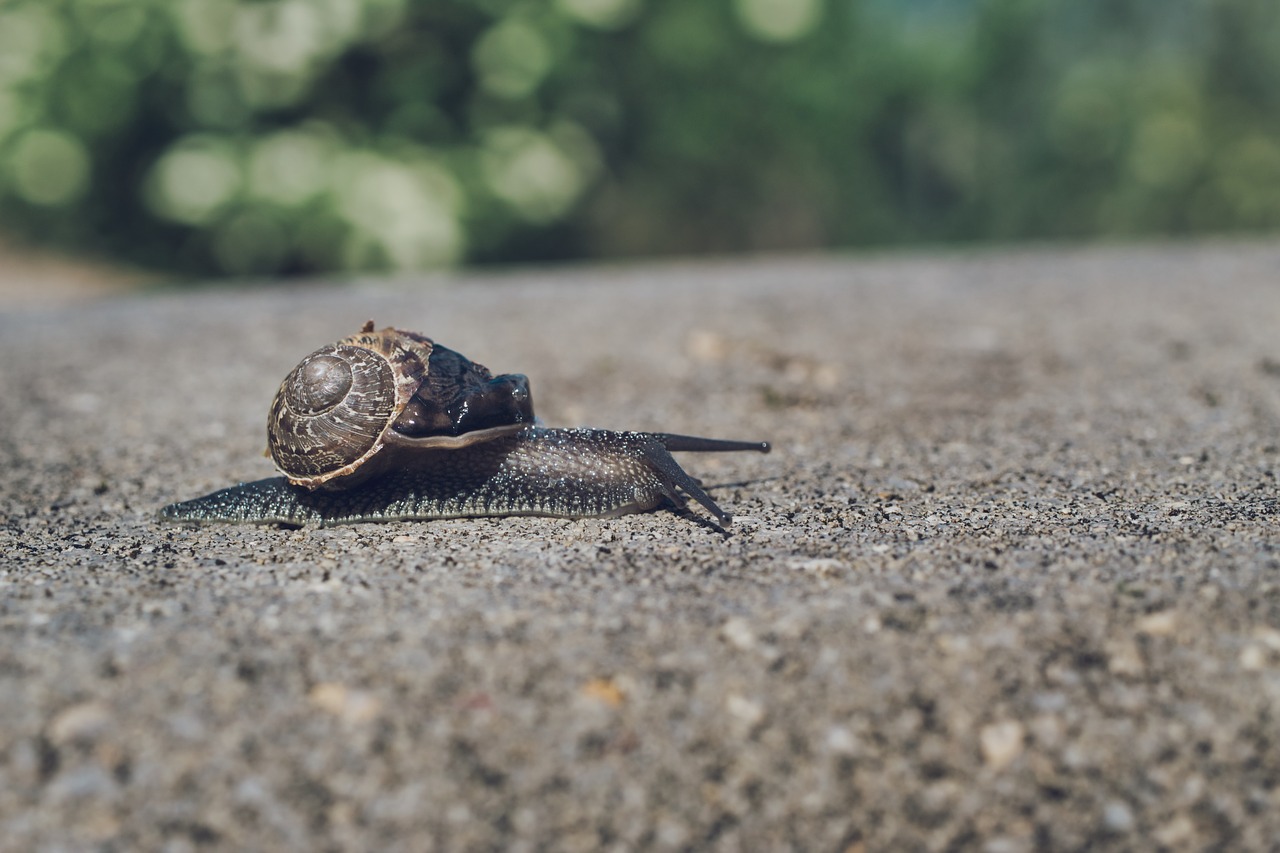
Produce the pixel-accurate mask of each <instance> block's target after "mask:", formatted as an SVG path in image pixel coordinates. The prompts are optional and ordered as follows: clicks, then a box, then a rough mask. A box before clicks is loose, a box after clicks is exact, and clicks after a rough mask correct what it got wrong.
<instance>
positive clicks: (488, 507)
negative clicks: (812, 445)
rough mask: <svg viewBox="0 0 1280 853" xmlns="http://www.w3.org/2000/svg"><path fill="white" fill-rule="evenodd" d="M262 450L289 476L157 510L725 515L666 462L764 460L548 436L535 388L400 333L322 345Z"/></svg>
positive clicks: (713, 444)
mask: <svg viewBox="0 0 1280 853" xmlns="http://www.w3.org/2000/svg"><path fill="white" fill-rule="evenodd" d="M267 434H268V442H269V451H270V453H271V456H272V458H273V459H274V460H275V462H276V465H277V466H278V467H279V468H280V470H281V472H282V473H283V474H284V475H285V476H284V477H283V478H281V477H274V478H268V479H265V480H259V481H257V482H254V483H245V484H241V485H239V486H233V487H231V488H227V489H222V490H220V491H217V492H213V493H212V494H208V495H205V496H203V497H200V498H196V499H194V500H190V501H184V502H182V503H177V504H172V505H170V506H167V507H165V508H164V509H162V510H161V511H160V517H161V519H163V520H167V521H180V522H193V523H207V522H237V523H259V524H263V523H277V524H286V525H303V524H318V525H328V524H349V523H354V522H360V521H392V520H410V519H432V518H457V517H463V516H482V515H498V516H501V515H549V516H558V517H567V518H580V517H586V516H604V515H618V514H621V513H626V512H639V511H643V510H648V509H652V508H654V507H656V506H658V505H660V504H661V503H663V502H664V501H665V502H668V503H672V504H675V505H677V506H683V505H684V503H685V498H684V496H686V495H687V496H689V497H691V498H693V499H694V500H696V501H697V502H698V503H700V504H702V505H703V506H704V507H705V508H706V509H707V510H708V511H710V512H711V513H712V514H713V515H714V516H715V517H716V518H717V519H718V520H719V522H720V523H721V524H728V523H729V522H730V520H731V519H730V516H729V514H728V513H727V512H725V511H724V510H722V509H721V508H720V507H719V506H717V505H716V503H715V501H713V500H712V499H711V497H710V496H709V495H707V493H706V492H705V491H704V490H703V488H702V486H701V484H700V483H699V482H698V481H697V480H695V479H694V478H693V477H690V476H689V475H688V474H687V473H686V472H685V471H684V469H683V468H681V467H680V465H679V464H678V463H677V462H676V461H675V459H674V458H673V457H672V456H671V453H672V451H702V452H711V451H720V452H723V451H742V450H755V451H759V452H765V453H767V452H768V451H769V445H768V444H767V443H766V442H747V441H723V440H720V439H710V438H697V437H693V436H682V435H671V434H668V433H647V432H618V431H613V430H601V429H544V428H542V427H538V426H535V425H534V413H533V398H532V396H531V395H530V393H529V380H528V379H526V378H525V377H524V376H523V375H521V374H515V373H512V374H503V375H501V376H494V375H493V374H492V373H490V371H489V369H488V368H486V367H484V366H483V365H480V364H476V363H475V362H472V361H469V360H468V359H466V358H465V357H463V356H462V355H460V354H458V353H456V352H454V351H453V350H450V349H448V348H447V347H443V346H440V345H439V344H436V343H435V342H434V341H432V340H431V339H430V338H426V337H424V336H422V335H419V334H416V333H414V332H406V331H402V330H399V329H394V328H386V329H382V330H380V331H374V326H373V323H372V322H369V323H367V324H365V326H364V328H363V329H362V330H361V331H360V333H359V334H356V335H352V336H351V337H349V338H344V339H343V340H341V341H338V342H337V343H335V344H331V345H330V346H326V347H322V348H320V349H318V350H316V351H315V352H313V353H311V355H309V356H307V357H306V358H304V359H303V360H302V361H301V362H300V363H299V364H298V366H297V367H295V368H294V369H293V370H292V371H291V372H290V373H289V375H288V376H287V377H286V378H285V380H284V382H283V383H282V384H281V386H280V390H279V391H278V392H277V393H276V397H275V400H274V401H273V402H272V404H271V413H270V416H269V418H268V424H267Z"/></svg>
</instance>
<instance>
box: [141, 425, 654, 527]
mask: <svg viewBox="0 0 1280 853" xmlns="http://www.w3.org/2000/svg"><path fill="white" fill-rule="evenodd" d="M655 447H659V448H660V445H657V444H656V442H655V440H654V437H653V436H651V435H649V434H647V433H628V432H612V431H608V430H589V429H538V428H530V429H528V430H524V431H522V432H519V433H516V434H514V435H511V436H507V437H504V438H500V439H496V440H494V441H489V442H484V443H480V444H476V445H472V446H470V447H466V448H461V449H456V450H438V451H426V452H423V453H420V454H418V457H417V461H416V462H415V464H414V465H413V466H412V467H410V468H403V469H400V470H397V471H393V472H390V473H387V474H384V475H382V476H381V477H379V478H377V479H376V480H373V481H371V482H367V483H364V484H362V485H361V486H359V487H357V488H353V489H349V490H346V491H310V490H308V489H305V488H299V487H297V486H293V485H290V484H289V483H288V482H286V481H285V480H284V478H281V477H274V478H270V479H266V480H258V481H257V482H254V483H246V484H242V485H240V486H235V487H233V488H229V489H223V490H221V491H218V492H214V493H213V494H209V495H205V496H204V497H201V498H196V499H195V500H191V501H186V502H184V503H178V504H172V505H170V506H167V507H165V508H164V509H163V510H161V513H160V517H161V518H162V519H164V520H167V521H179V522H193V523H215V522H233V523H236V522H238V523H249V524H272V523H275V524H289V525H320V526H325V525H334V524H354V523H357V522H370V521H397V520H414V519H417V520H426V519H435V518H460V517H470V516H505V515H548V516H559V517H565V518H581V517H590V516H601V515H618V514H622V513H626V512H639V511H643V510H647V509H652V508H654V507H656V506H657V505H658V504H659V503H661V502H662V500H663V499H664V498H668V499H671V500H673V501H678V500H679V498H678V497H677V496H676V493H675V491H674V488H673V486H672V485H671V484H670V483H669V482H668V480H667V479H666V478H665V477H664V476H663V474H662V473H661V472H660V471H659V470H658V469H657V468H655V467H654V466H653V465H652V464H651V463H650V461H649V456H650V454H651V453H653V452H654V450H655ZM660 452H662V453H665V450H661V451H660Z"/></svg>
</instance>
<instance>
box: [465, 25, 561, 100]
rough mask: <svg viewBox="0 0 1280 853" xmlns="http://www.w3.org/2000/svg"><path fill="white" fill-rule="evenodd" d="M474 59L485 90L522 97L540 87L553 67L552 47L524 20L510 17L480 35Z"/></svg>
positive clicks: (508, 96) (504, 96) (501, 94)
mask: <svg viewBox="0 0 1280 853" xmlns="http://www.w3.org/2000/svg"><path fill="white" fill-rule="evenodd" d="M472 62H473V63H474V65H475V68H476V71H477V73H478V74H479V75H480V85H481V86H483V87H484V89H485V91H486V92H489V93H490V94H493V95H497V96H498V97H501V98H522V97H524V96H525V95H528V94H529V93H530V92H532V91H533V90H534V89H536V88H537V87H538V84H539V83H541V82H542V78H543V77H545V76H546V74H547V71H548V70H550V68H551V48H550V47H549V46H548V45H547V42H546V39H544V38H543V37H542V35H541V33H539V32H538V31H537V30H535V29H534V28H533V27H532V26H530V25H529V24H527V23H525V22H524V21H521V20H517V19H514V18H507V19H506V20H504V21H502V22H501V23H499V24H496V25H494V26H493V27H491V28H490V29H489V31H488V32H486V33H485V34H484V35H483V36H481V37H480V40H479V41H478V42H477V43H476V46H475V50H474V52H473V53H472Z"/></svg>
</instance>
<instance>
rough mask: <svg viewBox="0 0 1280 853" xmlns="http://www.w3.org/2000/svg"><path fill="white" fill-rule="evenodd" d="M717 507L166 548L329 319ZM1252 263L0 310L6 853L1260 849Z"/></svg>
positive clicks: (1273, 845)
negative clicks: (716, 516) (513, 376)
mask: <svg viewBox="0 0 1280 853" xmlns="http://www.w3.org/2000/svg"><path fill="white" fill-rule="evenodd" d="M370 317H372V318H374V319H376V320H377V321H378V322H379V323H394V324H397V325H401V326H403V327H407V328H411V329H417V330H420V331H423V332H425V333H427V334H430V335H432V336H434V337H436V338H437V339H439V340H440V341H441V342H443V343H445V344H447V345H449V346H452V347H454V348H456V349H458V350H460V351H461V352H463V353H466V354H467V355H469V356H471V357H472V358H474V359H476V360H478V361H480V362H483V363H485V364H487V365H489V366H490V367H491V368H494V369H498V370H503V371H511V370H519V371H524V372H526V373H528V374H529V375H530V377H531V378H532V381H533V390H534V398H535V400H536V402H537V405H538V409H539V412H540V414H541V415H542V417H543V418H544V419H545V420H546V421H547V422H548V423H551V424H569V425H574V424H589V425H595V426H605V427H618V428H637V429H663V430H670V431H675V432H687V433H694V434H701V435H710V436H722V437H734V438H749V439H757V438H763V439H770V440H772V441H774V442H775V446H776V450H775V452H774V454H773V455H770V456H756V455H741V456H724V457H712V456H703V457H700V456H697V455H693V454H685V455H684V456H683V457H682V461H683V462H684V463H685V465H686V467H687V468H688V469H689V470H690V471H691V472H692V473H693V474H694V475H695V476H700V477H702V478H703V479H704V480H705V481H706V482H707V483H709V484H710V485H712V486H713V487H715V488H714V491H713V494H714V496H715V497H716V499H717V500H718V501H720V502H722V504H723V505H724V506H725V507H726V508H728V509H730V510H731V511H733V512H734V513H735V514H736V515H737V516H738V523H737V525H736V527H735V529H734V530H733V533H732V535H731V536H729V537H728V538H725V537H723V536H721V535H720V534H718V533H717V532H716V531H715V530H714V529H712V528H711V527H710V526H708V525H706V524H704V523H702V522H701V521H700V520H699V517H698V516H696V515H691V516H681V515H678V514H675V513H672V512H666V511H660V512H655V513H652V514H647V515H640V516H632V517H627V518H620V519H609V520H588V521H564V520H555V519H538V518H526V519H482V520H476V521H446V522H434V523H398V524H389V525H383V526H379V525H365V526H359V527H349V528H338V529H330V530H306V529H304V530H280V529H272V528H252V527H245V528H239V527H213V528H185V527H174V526H162V525H159V524H157V523H156V522H155V521H154V520H153V519H154V513H155V511H156V509H157V508H158V507H160V506H161V505H163V504H165V503H168V502H170V501H173V500H177V499H183V498H189V497H193V496H196V495H198V494H202V493H204V492H206V491H209V490H212V489H214V488H218V487H221V486H224V485H227V484H230V483H233V482H235V481H237V480H249V479H254V478H258V477H262V476H267V475H269V474H270V473H271V466H270V464H269V462H268V461H267V460H266V459H264V458H263V457H262V455H261V452H262V450H263V447H264V424H265V416H266V410H267V405H268V402H269V401H270V398H271V396H272V394H273V392H274V390H275V386H276V385H277V383H278V382H279V380H280V378H281V377H283V375H284V374H285V373H286V372H287V371H288V370H289V369H290V368H291V367H292V366H293V364H294V363H295V362H296V361H297V360H298V359H299V358H301V356H303V355H304V354H306V353H307V352H310V351H311V350H312V349H314V348H316V347H317V346H319V345H320V344H323V343H325V342H328V341H331V340H333V339H336V338H338V337H341V336H343V335H345V334H348V333H350V332H352V331H354V330H355V329H357V328H359V326H360V324H361V323H362V322H363V321H364V320H365V319H367V318H370ZM1277 329H1280V245H1260V244H1252V245H1204V246H1199V247H1176V246H1155V247H1139V248H1130V249H1122V248H1112V249H1097V250H1088V251H1085V250H1079V251H1067V250H1062V251H1056V250H1044V251H1023V252H1016V253H990V254H974V255H932V256H931V255H917V256H903V257H871V258H862V259H856V258H855V259H839V258H831V259H793V260H777V259H760V260H756V261H742V262H734V263H724V264H711V263H708V264H692V263H691V264H669V265H655V266H646V267H638V268H628V267H621V268H593V269H575V270H544V271H533V272H525V273H509V274H504V275H476V276H472V277H461V278H458V279H431V280H424V281H412V280H393V281H377V280H368V281H361V282H355V283H354V284H353V285H352V286H350V287H348V288H345V289H338V288H334V287H325V286H319V285H316V286H311V287H305V286H297V287H290V288H287V289H274V290H267V291H255V290H251V289H243V290H239V291H234V292H232V291H216V292H213V291H204V292H200V293H197V294H194V295H189V296H180V295H164V296H152V297H144V296H140V297H127V298H118V299H112V300H109V301H102V302H97V303H92V304H88V305H82V306H77V307H68V308H59V309H56V310H43V311H34V310H27V311H9V312H8V313H5V314H4V315H2V316H0V363H2V364H3V367H0V392H3V393H0V462H2V463H3V468H4V471H5V475H4V477H3V481H2V483H0V553H2V554H3V556H2V557H0V839H3V842H0V846H2V847H3V849H5V850H26V849H36V850H95V849H100V850H120V851H123V850H168V851H185V850H248V849H259V850H262V849H294V850H431V849H438V850H491V849H511V850H538V849H555V850H596V849H614V850H627V849H664V850H682V849H690V850H703V849H708V850H787V849H795V850H847V851H859V850H868V851H870V850H885V849H895V850H946V849H977V850H985V851H990V853H1005V851H1021V850H1036V849H1080V848H1084V847H1086V846H1087V847H1090V848H1091V849H1103V850H1106V849H1116V850H1123V849H1146V850H1149V849H1169V850H1200V849H1209V848H1218V849H1222V848H1230V849H1237V850H1266V849H1277V848H1278V847H1280V734H1278V733H1277V731H1278V730H1277V725H1278V720H1280V715H1278V713H1277V700H1278V699H1280V554H1278V553H1277V541H1276V535H1275V534H1276V518H1277V499H1278V498H1280V489H1278V488H1277V483H1276V471H1277V467H1278V463H1280V429H1278V427H1280V337H1277V334H1276V332H1277Z"/></svg>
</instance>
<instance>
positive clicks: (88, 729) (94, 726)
mask: <svg viewBox="0 0 1280 853" xmlns="http://www.w3.org/2000/svg"><path fill="white" fill-rule="evenodd" d="M110 724H111V712H110V710H109V709H108V708H107V706H106V705H104V704H103V703H101V702H98V701H96V700H93V701H89V702H81V703H80V704H78V705H72V706H71V707H69V708H65V709H63V710H62V711H59V712H58V713H57V714H56V715H54V717H53V719H52V720H50V721H49V740H50V741H51V742H53V743H54V744H55V745H59V746H60V745H62V744H65V743H70V742H71V741H91V740H93V739H95V738H96V737H98V736H99V735H101V734H102V733H103V732H104V731H105V730H106V729H107V727H108V726H109V725H110Z"/></svg>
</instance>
